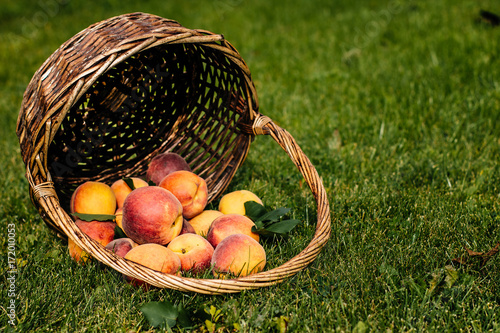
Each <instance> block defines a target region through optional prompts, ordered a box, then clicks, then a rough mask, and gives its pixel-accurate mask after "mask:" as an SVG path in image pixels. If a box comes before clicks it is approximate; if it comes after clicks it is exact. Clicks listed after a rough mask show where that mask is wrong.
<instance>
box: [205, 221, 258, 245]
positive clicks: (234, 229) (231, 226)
mask: <svg viewBox="0 0 500 333" xmlns="http://www.w3.org/2000/svg"><path fill="white" fill-rule="evenodd" d="M254 225H255V223H253V221H252V220H250V219H249V218H248V217H246V216H243V215H240V214H227V215H222V216H219V217H218V218H216V219H215V220H214V221H213V222H212V225H211V226H210V229H209V230H208V233H207V240H208V241H209V242H210V244H212V246H213V247H214V248H217V246H218V244H219V243H220V242H221V241H222V240H223V239H224V238H226V237H228V236H230V235H233V234H245V235H247V236H250V237H252V238H253V239H255V240H256V241H257V242H258V241H259V234H257V233H255V232H253V231H252V227H253V226H254Z"/></svg>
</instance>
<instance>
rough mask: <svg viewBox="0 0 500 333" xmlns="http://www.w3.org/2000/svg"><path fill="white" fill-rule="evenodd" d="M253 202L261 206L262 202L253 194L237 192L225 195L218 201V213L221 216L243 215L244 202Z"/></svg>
mask: <svg viewBox="0 0 500 333" xmlns="http://www.w3.org/2000/svg"><path fill="white" fill-rule="evenodd" d="M247 201H255V202H257V203H259V204H261V205H262V200H261V199H260V198H259V197H258V196H257V195H255V194H254V193H252V192H250V191H247V190H239V191H234V192H230V193H227V194H225V195H224V196H222V198H221V199H220V201H219V211H220V212H221V213H223V214H240V215H245V214H246V212H245V202H247Z"/></svg>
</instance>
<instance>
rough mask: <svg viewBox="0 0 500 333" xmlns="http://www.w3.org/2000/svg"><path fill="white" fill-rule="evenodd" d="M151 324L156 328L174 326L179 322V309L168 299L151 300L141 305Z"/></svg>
mask: <svg viewBox="0 0 500 333" xmlns="http://www.w3.org/2000/svg"><path fill="white" fill-rule="evenodd" d="M140 310H141V312H142V313H143V314H144V316H145V317H146V319H147V320H148V322H149V324H150V325H151V326H153V327H155V328H167V327H174V326H175V325H176V323H177V317H178V316H179V311H178V310H177V308H176V307H175V306H174V305H173V304H172V303H171V302H168V301H163V302H149V303H146V304H145V305H143V306H142V307H141V309H140Z"/></svg>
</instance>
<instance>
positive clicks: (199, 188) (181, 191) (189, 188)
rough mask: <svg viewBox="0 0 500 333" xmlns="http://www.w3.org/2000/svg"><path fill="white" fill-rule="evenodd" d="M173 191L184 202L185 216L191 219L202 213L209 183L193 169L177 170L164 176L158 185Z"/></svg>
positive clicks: (205, 203)
mask: <svg viewBox="0 0 500 333" xmlns="http://www.w3.org/2000/svg"><path fill="white" fill-rule="evenodd" d="M158 186H160V187H163V188H164V189H166V190H169V191H170V192H172V193H173V194H174V195H175V197H176V198H177V199H179V201H180V202H181V204H182V211H183V213H182V214H183V215H184V217H185V218H187V219H190V218H192V217H195V216H196V215H198V214H200V213H201V212H202V211H203V210H204V209H205V206H206V205H207V200H208V188H207V183H206V182H205V180H204V179H203V178H201V177H200V176H198V175H196V174H194V173H192V172H191V171H185V170H181V171H175V172H172V173H171V174H169V175H168V176H166V177H165V178H163V180H162V181H161V182H160V184H159V185H158Z"/></svg>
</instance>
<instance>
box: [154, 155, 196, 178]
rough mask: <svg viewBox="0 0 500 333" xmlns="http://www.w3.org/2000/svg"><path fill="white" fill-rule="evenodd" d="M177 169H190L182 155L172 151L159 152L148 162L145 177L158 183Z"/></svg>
mask: <svg viewBox="0 0 500 333" xmlns="http://www.w3.org/2000/svg"><path fill="white" fill-rule="evenodd" d="M179 170H187V171H191V168H190V167H189V165H188V164H187V162H186V160H185V159H184V158H183V157H182V156H180V155H179V154H176V153H172V152H166V153H161V154H159V155H156V156H155V157H154V158H153V159H152V160H151V162H150V163H149V166H148V170H147V172H146V179H147V180H150V181H152V182H153V183H155V184H156V185H158V184H160V182H161V181H162V179H163V178H165V177H166V176H167V175H168V174H170V173H172V172H174V171H179Z"/></svg>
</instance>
